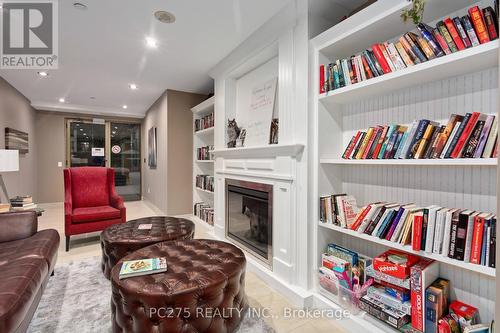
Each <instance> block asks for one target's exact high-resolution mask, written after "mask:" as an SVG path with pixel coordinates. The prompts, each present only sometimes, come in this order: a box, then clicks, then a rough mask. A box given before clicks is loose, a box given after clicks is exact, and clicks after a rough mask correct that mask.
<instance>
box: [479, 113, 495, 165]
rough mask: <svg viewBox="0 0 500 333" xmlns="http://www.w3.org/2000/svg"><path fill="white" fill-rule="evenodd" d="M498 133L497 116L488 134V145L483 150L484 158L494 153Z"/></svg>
mask: <svg viewBox="0 0 500 333" xmlns="http://www.w3.org/2000/svg"><path fill="white" fill-rule="evenodd" d="M497 134H498V117H495V119H494V120H493V124H492V125H491V130H490V134H489V135H488V139H487V140H486V146H485V147H484V151H483V155H482V157H483V158H490V157H491V156H492V153H493V148H494V146H495V141H496V139H497Z"/></svg>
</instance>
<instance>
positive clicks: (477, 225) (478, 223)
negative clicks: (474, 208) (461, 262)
mask: <svg viewBox="0 0 500 333" xmlns="http://www.w3.org/2000/svg"><path fill="white" fill-rule="evenodd" d="M487 217H488V214H484V213H483V214H480V215H478V216H476V218H475V219H474V228H473V232H472V243H471V251H470V260H469V262H470V263H472V264H480V263H481V252H482V248H483V231H484V222H485V218H487Z"/></svg>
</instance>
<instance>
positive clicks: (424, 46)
mask: <svg viewBox="0 0 500 333" xmlns="http://www.w3.org/2000/svg"><path fill="white" fill-rule="evenodd" d="M414 40H416V44H417V45H418V46H420V49H421V50H422V51H423V52H424V54H425V57H426V58H427V59H428V60H432V59H434V58H436V55H435V54H434V52H433V51H432V48H431V46H430V45H429V43H428V42H427V40H425V39H424V38H422V37H420V36H418V35H417V34H415V38H414Z"/></svg>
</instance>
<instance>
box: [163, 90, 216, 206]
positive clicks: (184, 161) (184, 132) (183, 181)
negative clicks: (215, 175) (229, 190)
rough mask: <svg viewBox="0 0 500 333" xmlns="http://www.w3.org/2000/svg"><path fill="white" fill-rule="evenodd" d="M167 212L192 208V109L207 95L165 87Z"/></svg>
mask: <svg viewBox="0 0 500 333" xmlns="http://www.w3.org/2000/svg"><path fill="white" fill-rule="evenodd" d="M167 95H168V132H167V136H168V142H167V143H168V148H167V151H168V158H167V165H168V167H167V169H168V173H167V199H168V200H167V201H168V215H181V214H191V213H192V212H193V207H192V206H193V186H192V184H193V113H192V112H191V108H192V107H193V106H195V105H197V104H199V103H201V102H202V101H203V100H205V99H206V98H207V97H206V96H205V95H198V94H191V93H186V92H181V91H174V90H168V91H167Z"/></svg>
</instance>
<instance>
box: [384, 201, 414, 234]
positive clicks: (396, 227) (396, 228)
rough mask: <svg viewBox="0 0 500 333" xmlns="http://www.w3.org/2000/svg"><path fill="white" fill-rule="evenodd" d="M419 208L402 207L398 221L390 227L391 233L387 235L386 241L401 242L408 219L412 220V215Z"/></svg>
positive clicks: (411, 205)
mask: <svg viewBox="0 0 500 333" xmlns="http://www.w3.org/2000/svg"><path fill="white" fill-rule="evenodd" d="M416 209H417V208H416V207H415V205H414V204H408V205H404V206H402V207H401V208H400V209H399V210H398V214H400V215H399V216H396V217H397V220H396V219H395V220H394V221H393V223H392V224H391V226H390V229H389V232H388V233H387V235H386V237H385V238H386V240H390V241H391V242H399V240H400V238H401V235H402V233H403V229H404V227H405V226H406V221H407V219H409V218H411V216H410V214H411V213H413V212H414V211H415V210H416Z"/></svg>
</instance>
